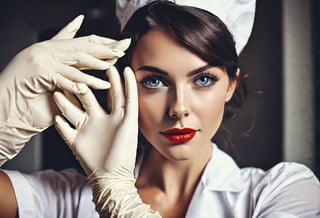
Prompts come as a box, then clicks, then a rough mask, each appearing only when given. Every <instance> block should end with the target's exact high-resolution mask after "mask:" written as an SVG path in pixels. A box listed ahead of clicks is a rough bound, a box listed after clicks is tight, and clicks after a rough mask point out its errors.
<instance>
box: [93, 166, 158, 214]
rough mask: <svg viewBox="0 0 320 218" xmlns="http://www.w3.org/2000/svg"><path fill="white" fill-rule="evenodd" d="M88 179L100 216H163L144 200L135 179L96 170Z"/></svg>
mask: <svg viewBox="0 0 320 218" xmlns="http://www.w3.org/2000/svg"><path fill="white" fill-rule="evenodd" d="M88 181H89V184H90V185H91V187H92V192H93V202H94V203H95V205H96V210H97V211H98V212H99V214H100V217H111V218H113V217H128V218H129V217H130V218H131V217H154V218H160V217H161V215H160V214H159V212H156V211H154V210H152V209H151V208H150V205H147V204H145V203H143V202H142V200H141V198H140V196H139V194H138V192H137V189H136V187H135V179H130V178H124V177H123V176H115V175H114V174H110V173H106V172H102V171H95V172H93V173H92V174H91V175H90V176H88Z"/></svg>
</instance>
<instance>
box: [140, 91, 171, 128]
mask: <svg viewBox="0 0 320 218" xmlns="http://www.w3.org/2000/svg"><path fill="white" fill-rule="evenodd" d="M165 108H166V106H165V103H164V99H163V98H161V97H160V96H146V95H143V94H139V126H140V130H141V131H142V132H143V133H146V132H147V131H148V130H152V129H153V130H154V129H155V128H156V127H158V126H159V125H160V124H161V122H162V121H163V119H164V116H165Z"/></svg>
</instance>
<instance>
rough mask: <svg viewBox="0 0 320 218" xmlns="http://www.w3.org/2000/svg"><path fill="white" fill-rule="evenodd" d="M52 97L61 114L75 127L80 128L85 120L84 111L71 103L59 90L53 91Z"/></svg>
mask: <svg viewBox="0 0 320 218" xmlns="http://www.w3.org/2000/svg"><path fill="white" fill-rule="evenodd" d="M53 98H54V101H55V103H56V104H57V106H58V108H59V110H60V111H61V113H62V114H63V116H64V117H65V118H66V119H67V120H69V121H70V123H71V124H72V125H73V126H75V128H76V129H79V128H81V127H82V125H83V123H84V122H85V112H83V111H82V110H80V109H79V108H78V107H76V106H75V105H73V104H72V103H71V102H70V101H69V100H68V99H67V98H66V97H65V96H64V95H63V94H62V93H61V92H54V94H53Z"/></svg>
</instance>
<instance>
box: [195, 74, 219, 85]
mask: <svg viewBox="0 0 320 218" xmlns="http://www.w3.org/2000/svg"><path fill="white" fill-rule="evenodd" d="M203 78H207V79H209V80H210V81H209V82H208V83H209V84H206V85H196V82H197V81H199V80H200V79H203ZM218 80H219V77H218V76H217V75H215V74H212V73H209V72H204V73H201V74H200V75H199V76H197V77H196V79H195V82H194V83H193V84H195V86H197V87H199V88H209V87H211V86H212V85H214V84H215V83H216V82H217V81H218Z"/></svg>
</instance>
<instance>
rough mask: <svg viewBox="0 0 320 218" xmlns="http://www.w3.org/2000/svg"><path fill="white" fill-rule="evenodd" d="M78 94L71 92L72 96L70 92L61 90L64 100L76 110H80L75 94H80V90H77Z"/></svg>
mask: <svg viewBox="0 0 320 218" xmlns="http://www.w3.org/2000/svg"><path fill="white" fill-rule="evenodd" d="M78 91H79V92H73V93H74V94H72V93H71V92H69V91H66V90H62V92H63V94H64V96H66V98H67V99H68V100H69V101H70V102H71V103H72V104H73V105H74V106H76V107H77V108H79V109H81V108H82V107H81V104H80V102H79V100H78V98H77V97H76V96H75V94H80V90H78Z"/></svg>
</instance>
